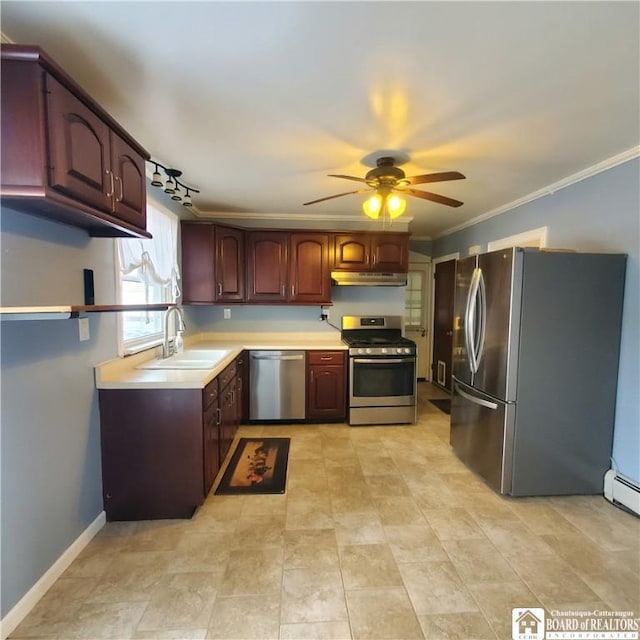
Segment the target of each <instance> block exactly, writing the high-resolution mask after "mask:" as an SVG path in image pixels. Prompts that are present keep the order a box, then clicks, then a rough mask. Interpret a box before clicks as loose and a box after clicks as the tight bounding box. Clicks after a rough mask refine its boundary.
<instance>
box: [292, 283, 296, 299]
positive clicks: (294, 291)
mask: <svg viewBox="0 0 640 640" xmlns="http://www.w3.org/2000/svg"><path fill="white" fill-rule="evenodd" d="M295 295H296V288H295V285H291V297H292V298H293V297H294V296H295Z"/></svg>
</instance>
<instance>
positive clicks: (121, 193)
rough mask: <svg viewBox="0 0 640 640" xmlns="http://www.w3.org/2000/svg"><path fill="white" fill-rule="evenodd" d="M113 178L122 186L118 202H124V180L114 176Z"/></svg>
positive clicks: (117, 197) (117, 198)
mask: <svg viewBox="0 0 640 640" xmlns="http://www.w3.org/2000/svg"><path fill="white" fill-rule="evenodd" d="M112 175H113V174H112ZM113 177H114V179H115V181H116V182H117V183H118V185H119V186H120V195H119V196H116V201H117V202H122V198H124V188H123V186H122V178H121V177H120V176H113Z"/></svg>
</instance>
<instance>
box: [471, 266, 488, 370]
mask: <svg viewBox="0 0 640 640" xmlns="http://www.w3.org/2000/svg"><path fill="white" fill-rule="evenodd" d="M477 296H478V302H479V303H480V314H479V317H478V325H479V332H478V342H477V344H476V348H475V354H474V355H475V361H476V370H475V373H478V368H479V367H480V360H482V356H483V354H484V339H485V333H486V328H487V292H486V288H485V284H484V274H483V273H482V269H478V293H477Z"/></svg>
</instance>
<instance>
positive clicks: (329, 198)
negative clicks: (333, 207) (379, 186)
mask: <svg viewBox="0 0 640 640" xmlns="http://www.w3.org/2000/svg"><path fill="white" fill-rule="evenodd" d="M365 191H374V189H356V190H355V191H347V192H346V193H338V194H336V195H335V196H327V197H326V198H318V199H317V200H311V202H303V203H302V204H303V205H305V204H315V203H316V202H324V201H325V200H332V199H333V198H341V197H342V196H350V195H351V194H353V193H364V192H365Z"/></svg>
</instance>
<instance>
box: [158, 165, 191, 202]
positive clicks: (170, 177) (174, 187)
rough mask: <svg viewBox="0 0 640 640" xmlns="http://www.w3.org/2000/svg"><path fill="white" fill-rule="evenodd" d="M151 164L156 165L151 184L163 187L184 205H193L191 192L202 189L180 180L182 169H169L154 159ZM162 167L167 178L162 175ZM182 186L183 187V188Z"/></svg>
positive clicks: (173, 198) (172, 197)
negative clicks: (188, 185)
mask: <svg viewBox="0 0 640 640" xmlns="http://www.w3.org/2000/svg"><path fill="white" fill-rule="evenodd" d="M151 164H153V165H154V166H155V170H154V172H153V175H152V176H151V186H152V187H162V188H163V190H164V192H165V193H166V194H167V195H169V196H171V199H172V200H175V201H176V202H182V206H183V207H193V203H192V202H191V193H192V192H193V193H200V191H198V189H194V188H192V187H187V185H186V184H183V183H182V182H180V181H179V180H178V178H179V177H180V176H181V175H182V171H179V170H178V169H169V168H167V167H165V166H164V165H161V164H160V163H159V162H156V161H155V160H152V161H151ZM160 169H162V170H163V171H164V173H165V176H166V179H165V178H163V177H162V174H161V173H160ZM180 187H182V189H181V188H180Z"/></svg>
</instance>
